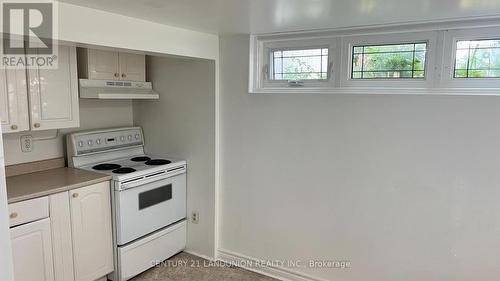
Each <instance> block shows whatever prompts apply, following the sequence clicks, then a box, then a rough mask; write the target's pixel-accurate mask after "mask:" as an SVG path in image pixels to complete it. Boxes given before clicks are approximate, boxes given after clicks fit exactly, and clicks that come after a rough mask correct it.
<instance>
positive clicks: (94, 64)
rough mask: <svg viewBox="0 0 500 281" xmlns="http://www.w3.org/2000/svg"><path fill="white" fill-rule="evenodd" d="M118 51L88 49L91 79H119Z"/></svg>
mask: <svg viewBox="0 0 500 281" xmlns="http://www.w3.org/2000/svg"><path fill="white" fill-rule="evenodd" d="M119 63H120V62H119V59H118V52H113V51H103V50H96V49H88V72H89V79H97V80H119V79H120V76H119V72H120V67H119Z"/></svg>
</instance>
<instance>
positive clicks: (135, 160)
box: [130, 156, 151, 162]
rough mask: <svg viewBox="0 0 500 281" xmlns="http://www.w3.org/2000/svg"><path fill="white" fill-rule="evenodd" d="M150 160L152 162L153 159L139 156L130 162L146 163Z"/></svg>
mask: <svg viewBox="0 0 500 281" xmlns="http://www.w3.org/2000/svg"><path fill="white" fill-rule="evenodd" d="M149 160H151V158H149V157H147V156H139V157H134V158H132V159H130V161H133V162H146V161H149Z"/></svg>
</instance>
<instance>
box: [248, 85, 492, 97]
mask: <svg viewBox="0 0 500 281" xmlns="http://www.w3.org/2000/svg"><path fill="white" fill-rule="evenodd" d="M249 94H327V95H329V94H334V95H351V94H352V95H451V96H478V95H479V96H500V88H488V89H486V88H429V89H427V88H352V87H349V88H311V87H310V88H307V87H300V88H299V87H294V88H261V89H251V90H250V91H249Z"/></svg>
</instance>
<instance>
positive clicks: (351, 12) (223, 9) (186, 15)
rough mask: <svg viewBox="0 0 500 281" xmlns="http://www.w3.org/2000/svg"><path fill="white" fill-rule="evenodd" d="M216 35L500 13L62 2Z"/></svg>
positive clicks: (325, 4)
mask: <svg viewBox="0 0 500 281" xmlns="http://www.w3.org/2000/svg"><path fill="white" fill-rule="evenodd" d="M60 1H61V2H67V3H71V4H75V5H80V6H85V7H90V8H95V9H100V10H105V11H109V12H113V13H117V14H122V15H126V16H131V17H136V18H141V19H145V20H149V21H153V22H157V23H162V24H167V25H172V26H177V27H182V28H187V29H192V30H197V31H202V32H208V33H214V34H228V33H231V34H232V33H274V32H284V31H299V30H313V29H331V28H338V27H352V26H362V25H373V24H387V23H401V22H412V21H426V20H443V19H453V18H461V17H480V16H491V15H500V1H499V0H60Z"/></svg>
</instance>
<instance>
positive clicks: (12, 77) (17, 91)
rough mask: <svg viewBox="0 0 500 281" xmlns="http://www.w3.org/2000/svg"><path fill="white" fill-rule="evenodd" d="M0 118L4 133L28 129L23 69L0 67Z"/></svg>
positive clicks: (24, 73)
mask: <svg viewBox="0 0 500 281" xmlns="http://www.w3.org/2000/svg"><path fill="white" fill-rule="evenodd" d="M0 120H1V122H2V132H4V133H14V132H20V131H26V130H29V118H28V95H27V87H26V71H25V70H24V69H20V70H18V69H0Z"/></svg>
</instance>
